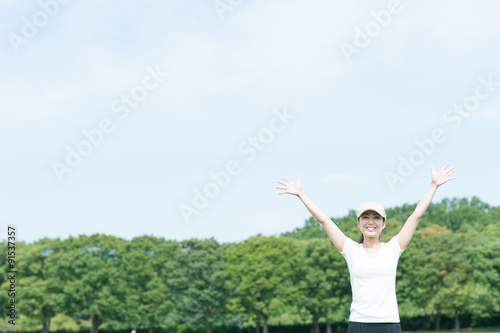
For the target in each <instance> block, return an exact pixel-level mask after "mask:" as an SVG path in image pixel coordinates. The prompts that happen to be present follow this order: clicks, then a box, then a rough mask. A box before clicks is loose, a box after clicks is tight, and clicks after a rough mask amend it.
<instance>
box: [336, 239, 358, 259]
mask: <svg viewBox="0 0 500 333" xmlns="http://www.w3.org/2000/svg"><path fill="white" fill-rule="evenodd" d="M354 244H355V243H354V241H353V240H352V239H350V238H349V237H347V236H345V241H344V249H343V250H342V252H340V251H339V252H340V254H341V255H343V256H344V258H346V259H348V258H349V256H350V255H351V253H352V248H353V246H354Z"/></svg>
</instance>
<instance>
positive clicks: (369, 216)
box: [358, 210, 385, 239]
mask: <svg viewBox="0 0 500 333" xmlns="http://www.w3.org/2000/svg"><path fill="white" fill-rule="evenodd" d="M358 227H359V229H360V230H361V233H362V234H363V236H364V237H365V238H371V237H375V238H376V239H378V238H379V236H380V233H381V232H382V230H383V229H384V228H385V222H384V220H383V219H382V216H380V215H379V214H378V213H377V212H375V211H373V210H369V211H366V212H364V213H363V215H361V216H360V217H359V219H358Z"/></svg>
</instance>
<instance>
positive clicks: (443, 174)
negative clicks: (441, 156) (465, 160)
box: [431, 163, 455, 186]
mask: <svg viewBox="0 0 500 333" xmlns="http://www.w3.org/2000/svg"><path fill="white" fill-rule="evenodd" d="M449 164H450V163H446V165H445V166H444V167H443V168H442V169H441V170H439V171H436V170H434V167H433V166H431V178H432V182H433V183H434V184H436V186H440V185H443V184H444V183H446V182H447V181H449V180H453V179H455V177H452V178H450V177H449V176H450V175H451V174H452V173H454V172H455V171H454V170H453V169H455V167H451V168H449V169H448V170H446V168H447V167H448V165H449Z"/></svg>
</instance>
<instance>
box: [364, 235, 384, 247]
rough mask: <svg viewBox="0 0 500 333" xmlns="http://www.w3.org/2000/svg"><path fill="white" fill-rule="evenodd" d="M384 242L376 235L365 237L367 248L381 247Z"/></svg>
mask: <svg viewBox="0 0 500 333" xmlns="http://www.w3.org/2000/svg"><path fill="white" fill-rule="evenodd" d="M381 244H382V243H381V242H380V239H378V238H375V237H370V238H367V237H364V239H363V247H364V248H366V249H376V248H378V247H380V245H381Z"/></svg>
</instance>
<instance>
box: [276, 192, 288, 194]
mask: <svg viewBox="0 0 500 333" xmlns="http://www.w3.org/2000/svg"><path fill="white" fill-rule="evenodd" d="M287 193H288V192H286V191H285V192H280V193H278V194H287Z"/></svg>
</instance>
